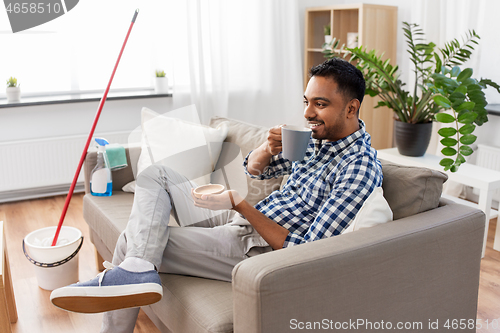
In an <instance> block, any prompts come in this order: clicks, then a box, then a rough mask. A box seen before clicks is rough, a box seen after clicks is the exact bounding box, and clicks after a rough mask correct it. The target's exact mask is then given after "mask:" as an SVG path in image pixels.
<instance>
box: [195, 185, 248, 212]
mask: <svg viewBox="0 0 500 333" xmlns="http://www.w3.org/2000/svg"><path fill="white" fill-rule="evenodd" d="M191 196H192V197H193V200H194V205H195V206H196V207H200V208H207V209H210V210H222V209H233V208H234V207H236V206H237V205H238V204H239V203H241V201H243V199H242V198H241V196H240V195H239V194H238V192H237V191H235V190H229V191H224V192H222V193H220V194H203V195H202V196H201V198H197V197H195V195H194V189H191Z"/></svg>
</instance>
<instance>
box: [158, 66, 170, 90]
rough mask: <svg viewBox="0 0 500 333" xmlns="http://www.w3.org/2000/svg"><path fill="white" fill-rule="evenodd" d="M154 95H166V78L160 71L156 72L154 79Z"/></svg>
mask: <svg viewBox="0 0 500 333" xmlns="http://www.w3.org/2000/svg"><path fill="white" fill-rule="evenodd" d="M155 93H157V94H166V93H168V78H167V77H166V76H165V72H164V71H162V70H157V71H156V77H155Z"/></svg>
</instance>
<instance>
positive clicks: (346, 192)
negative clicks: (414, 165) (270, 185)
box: [243, 120, 382, 247]
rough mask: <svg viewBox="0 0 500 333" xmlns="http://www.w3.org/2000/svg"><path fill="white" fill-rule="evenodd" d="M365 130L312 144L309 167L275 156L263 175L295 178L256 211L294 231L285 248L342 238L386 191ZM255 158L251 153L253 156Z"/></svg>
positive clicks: (305, 164) (374, 151) (279, 155)
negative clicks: (375, 197) (368, 205)
mask: <svg viewBox="0 0 500 333" xmlns="http://www.w3.org/2000/svg"><path fill="white" fill-rule="evenodd" d="M359 123H360V129H359V130H358V131H356V132H354V133H353V134H351V135H349V136H347V137H345V138H343V139H341V140H338V141H336V142H328V141H325V142H322V141H321V140H316V139H313V138H311V140H310V142H309V146H308V148H307V152H306V157H305V159H304V160H303V161H298V162H293V163H292V162H290V161H289V160H287V159H284V158H283V156H282V153H279V154H278V155H275V156H273V157H272V159H271V163H270V164H269V166H268V167H266V168H265V169H264V172H263V174H261V175H258V176H254V175H251V174H250V173H249V172H248V170H247V167H248V156H249V155H250V154H248V155H247V157H246V158H245V161H244V163H243V166H244V168H245V172H246V173H247V174H248V175H249V176H250V177H252V178H257V179H270V178H277V177H280V176H283V175H287V174H289V175H290V177H289V178H288V181H287V182H286V184H285V185H284V187H283V189H282V190H281V191H274V192H273V193H271V194H270V195H269V196H268V197H267V198H265V199H264V200H262V201H260V202H259V203H258V204H257V205H256V206H255V208H257V209H258V210H259V211H260V212H262V213H263V214H264V215H266V216H267V217H268V218H270V219H271V220H273V221H275V222H276V223H278V224H279V225H281V226H282V227H284V228H286V229H287V230H288V231H289V234H288V236H287V237H286V240H285V243H284V244H283V247H288V246H293V245H297V244H302V243H306V242H312V241H314V240H317V239H321V238H327V237H330V236H335V235H339V234H341V233H342V231H343V230H345V229H346V228H347V227H348V226H349V223H350V222H351V221H353V220H354V217H355V216H356V213H357V212H358V211H359V210H360V209H361V207H362V206H363V203H364V202H365V200H366V199H367V198H368V196H369V195H370V194H371V193H372V192H373V190H374V189H375V188H376V187H379V186H381V185H382V166H381V164H380V161H378V160H377V152H376V150H375V149H373V148H372V147H371V146H370V141H371V139H370V135H369V134H368V133H367V132H366V131H365V125H364V123H363V121H362V120H360V121H359ZM250 153H251V152H250Z"/></svg>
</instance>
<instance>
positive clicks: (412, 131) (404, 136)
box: [394, 120, 432, 156]
mask: <svg viewBox="0 0 500 333" xmlns="http://www.w3.org/2000/svg"><path fill="white" fill-rule="evenodd" d="M431 134H432V122H429V123H422V124H410V123H404V122H402V121H399V120H395V121H394V135H395V139H396V147H397V148H398V151H399V153H400V154H401V155H404V156H423V155H424V154H425V151H426V150H427V147H428V146H429V142H430V140H431Z"/></svg>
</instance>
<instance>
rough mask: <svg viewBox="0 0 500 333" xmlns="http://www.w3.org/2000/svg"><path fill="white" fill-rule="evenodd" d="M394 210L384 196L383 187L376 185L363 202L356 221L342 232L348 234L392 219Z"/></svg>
mask: <svg viewBox="0 0 500 333" xmlns="http://www.w3.org/2000/svg"><path fill="white" fill-rule="evenodd" d="M392 220H393V217H392V210H391V207H390V206H389V204H388V203H387V199H385V197H384V190H383V189H382V187H376V188H375V189H374V190H373V192H372V193H371V194H370V195H369V196H368V198H367V199H366V200H365V202H364V203H363V206H362V207H361V209H360V210H359V211H358V213H357V214H356V217H355V218H354V221H352V222H351V224H350V225H349V227H348V228H347V229H345V230H344V231H343V232H342V234H346V233H349V232H352V231H356V230H359V229H364V228H370V227H373V226H376V225H377V224H382V223H386V222H389V221H392Z"/></svg>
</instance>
